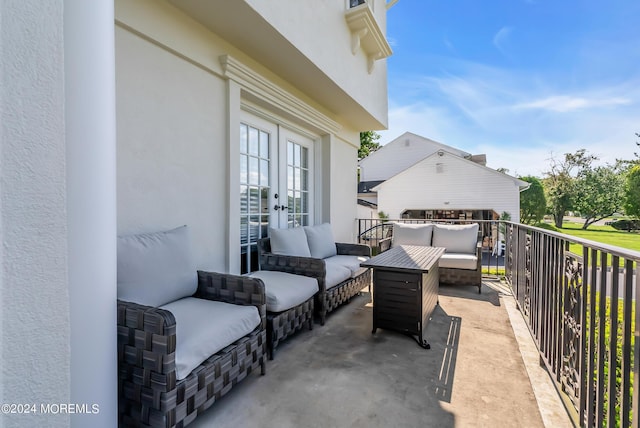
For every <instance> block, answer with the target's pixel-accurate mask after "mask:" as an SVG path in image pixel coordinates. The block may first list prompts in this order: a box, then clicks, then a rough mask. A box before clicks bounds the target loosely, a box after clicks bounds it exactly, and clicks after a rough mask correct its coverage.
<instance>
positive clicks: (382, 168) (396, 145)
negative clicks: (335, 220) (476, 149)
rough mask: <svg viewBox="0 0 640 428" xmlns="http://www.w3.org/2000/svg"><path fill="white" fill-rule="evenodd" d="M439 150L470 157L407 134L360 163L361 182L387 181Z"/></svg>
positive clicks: (461, 152) (442, 145)
mask: <svg viewBox="0 0 640 428" xmlns="http://www.w3.org/2000/svg"><path fill="white" fill-rule="evenodd" d="M438 150H444V151H448V152H450V153H454V154H457V155H458V156H461V157H464V156H465V155H469V154H468V153H466V152H463V151H461V150H458V149H454V148H453V147H449V146H446V145H444V144H441V143H438V142H436V141H433V140H430V139H428V138H424V137H421V136H419V135H415V134H412V133H410V132H405V133H404V134H402V135H401V136H399V137H398V138H396V139H395V140H393V141H391V142H389V143H387V144H385V145H384V146H382V147H381V148H380V149H379V150H378V151H376V152H374V153H372V154H371V155H369V156H367V157H366V158H364V159H363V160H361V161H360V181H376V180H387V179H389V178H391V177H393V176H394V175H396V174H398V173H399V172H401V171H404V170H405V169H407V168H409V167H411V166H412V165H414V164H416V163H417V162H419V161H420V160H422V159H424V158H426V157H427V156H429V155H431V154H433V153H435V152H437V151H438Z"/></svg>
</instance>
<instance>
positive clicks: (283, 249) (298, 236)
mask: <svg viewBox="0 0 640 428" xmlns="http://www.w3.org/2000/svg"><path fill="white" fill-rule="evenodd" d="M269 237H270V238H271V252H272V253H273V254H280V255H283V256H298V257H311V252H310V251H309V244H307V235H306V233H304V229H303V228H302V227H294V228H292V229H274V228H271V227H270V228H269Z"/></svg>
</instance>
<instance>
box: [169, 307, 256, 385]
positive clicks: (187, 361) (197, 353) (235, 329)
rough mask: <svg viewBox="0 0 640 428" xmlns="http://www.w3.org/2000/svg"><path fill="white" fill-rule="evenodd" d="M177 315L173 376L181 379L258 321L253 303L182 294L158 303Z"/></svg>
mask: <svg viewBox="0 0 640 428" xmlns="http://www.w3.org/2000/svg"><path fill="white" fill-rule="evenodd" d="M161 308H162V309H166V310H168V311H169V312H171V313H172V314H173V316H174V318H175V319H176V377H177V378H178V379H184V378H185V377H187V376H188V375H189V373H191V372H192V371H193V369H195V368H196V367H198V366H199V365H200V364H202V362H203V361H204V360H206V359H207V358H209V357H210V356H212V355H213V354H215V353H216V352H218V351H220V350H221V349H222V348H224V347H226V346H229V345H231V344H232V343H233V342H235V341H236V340H238V339H240V338H241V337H243V336H246V335H247V334H249V333H251V332H252V331H253V330H254V329H255V328H256V327H257V326H258V325H259V324H260V321H261V320H260V314H259V313H258V308H256V307H255V306H243V305H233V304H231V303H224V302H216V301H211V300H205V299H197V298H195V297H185V298H184V299H180V300H176V301H175V302H171V303H169V304H167V305H164V306H162V307H161Z"/></svg>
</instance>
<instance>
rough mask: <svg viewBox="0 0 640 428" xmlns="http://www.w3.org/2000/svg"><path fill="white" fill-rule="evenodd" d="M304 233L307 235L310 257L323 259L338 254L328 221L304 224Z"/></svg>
mask: <svg viewBox="0 0 640 428" xmlns="http://www.w3.org/2000/svg"><path fill="white" fill-rule="evenodd" d="M304 233H306V235H307V243H308V244H309V251H310V252H311V257H314V258H316V259H325V258H327V257H331V256H335V255H336V254H338V251H337V249H336V241H335V240H334V239H333V231H332V230H331V225H330V224H329V223H323V224H319V225H317V226H305V227H304Z"/></svg>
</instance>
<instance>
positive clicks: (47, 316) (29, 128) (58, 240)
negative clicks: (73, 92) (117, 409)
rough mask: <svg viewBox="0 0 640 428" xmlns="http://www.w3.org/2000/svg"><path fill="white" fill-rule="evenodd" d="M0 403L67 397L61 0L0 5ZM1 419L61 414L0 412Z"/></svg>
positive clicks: (62, 422) (32, 421)
mask: <svg viewBox="0 0 640 428" xmlns="http://www.w3.org/2000/svg"><path fill="white" fill-rule="evenodd" d="M0 13H1V15H0V58H1V64H2V71H1V72H0V114H1V120H0V123H1V130H2V131H1V134H0V135H1V144H0V150H1V157H0V163H1V165H2V167H1V168H0V183H1V187H0V198H1V199H0V207H1V208H0V209H1V211H0V214H1V216H0V240H1V241H2V245H0V262H1V264H2V270H1V271H0V285H1V287H0V290H1V291H0V307H1V311H0V312H1V315H0V319H1V324H0V334H1V335H2V336H1V343H2V354H1V355H2V357H1V363H0V370H1V373H2V375H1V378H0V401H1V402H3V403H33V402H35V403H47V402H54V403H67V402H69V400H70V361H69V348H70V325H69V290H68V288H67V280H68V271H67V263H68V259H67V217H66V215H65V205H66V203H67V200H66V183H65V135H64V133H65V128H64V64H63V49H64V41H63V35H62V28H63V4H62V2H42V1H39V0H21V1H2V2H1V3H0ZM0 425H2V426H5V427H24V426H45V425H46V426H52V427H55V426H59V427H64V426H68V425H69V415H68V414H63V415H57V416H51V415H49V416H47V415H35V416H34V415H31V416H28V415H6V414H0Z"/></svg>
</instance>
